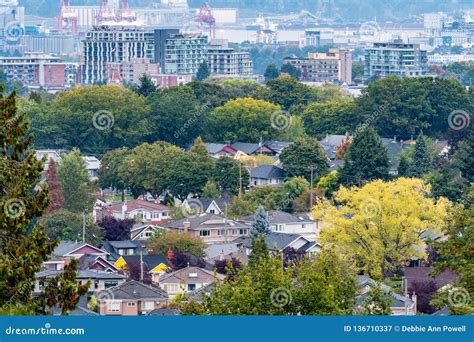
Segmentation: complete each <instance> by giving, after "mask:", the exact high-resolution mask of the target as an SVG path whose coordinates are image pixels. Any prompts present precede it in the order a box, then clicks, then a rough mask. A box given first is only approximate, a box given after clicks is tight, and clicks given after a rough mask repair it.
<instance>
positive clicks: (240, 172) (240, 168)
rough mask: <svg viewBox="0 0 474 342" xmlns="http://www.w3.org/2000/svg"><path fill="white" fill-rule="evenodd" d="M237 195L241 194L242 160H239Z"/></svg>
mask: <svg viewBox="0 0 474 342" xmlns="http://www.w3.org/2000/svg"><path fill="white" fill-rule="evenodd" d="M238 162H239V197H240V196H242V162H241V161H240V160H239V161H238Z"/></svg>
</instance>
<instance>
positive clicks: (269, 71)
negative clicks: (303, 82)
mask: <svg viewBox="0 0 474 342" xmlns="http://www.w3.org/2000/svg"><path fill="white" fill-rule="evenodd" d="M263 76H264V77H265V80H267V81H268V80H271V79H274V78H277V77H278V76H280V71H279V70H278V68H277V66H276V65H275V64H269V65H268V66H267V68H266V69H265V73H264V74H263Z"/></svg>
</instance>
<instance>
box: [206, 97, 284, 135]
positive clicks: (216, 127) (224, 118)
mask: <svg viewBox="0 0 474 342" xmlns="http://www.w3.org/2000/svg"><path fill="white" fill-rule="evenodd" d="M280 109H281V108H280V107H279V106H277V105H275V104H273V103H270V102H267V101H263V100H255V99H253V98H241V99H236V100H231V101H229V102H227V103H226V104H225V105H223V106H221V107H217V108H216V109H214V110H213V111H212V112H211V113H210V114H209V127H208V133H207V135H208V136H210V137H213V140H214V141H226V140H231V141H245V142H258V141H260V140H261V139H263V140H267V139H271V138H273V137H275V136H276V135H277V134H278V133H279V129H278V126H276V125H275V124H272V123H273V120H274V117H272V115H277V114H278V111H279V110H280ZM275 112H277V114H274V113H275Z"/></svg>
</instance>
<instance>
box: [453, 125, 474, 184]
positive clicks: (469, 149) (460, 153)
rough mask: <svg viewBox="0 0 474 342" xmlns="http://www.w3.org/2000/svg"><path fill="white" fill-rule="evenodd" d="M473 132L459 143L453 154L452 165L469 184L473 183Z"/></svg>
mask: <svg viewBox="0 0 474 342" xmlns="http://www.w3.org/2000/svg"><path fill="white" fill-rule="evenodd" d="M473 156H474V130H471V133H470V134H469V135H468V136H467V137H466V138H465V139H464V140H463V141H461V142H460V143H459V148H458V150H457V151H456V153H455V154H454V157H453V159H454V163H455V164H456V166H457V167H458V168H459V170H461V175H462V176H463V177H464V178H465V179H467V180H468V181H469V182H474V158H473Z"/></svg>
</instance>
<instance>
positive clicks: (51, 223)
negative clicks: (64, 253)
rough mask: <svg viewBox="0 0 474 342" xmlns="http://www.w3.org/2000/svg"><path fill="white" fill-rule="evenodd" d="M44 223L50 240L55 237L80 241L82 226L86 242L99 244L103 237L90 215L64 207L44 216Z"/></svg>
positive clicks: (101, 231) (53, 239)
mask: <svg viewBox="0 0 474 342" xmlns="http://www.w3.org/2000/svg"><path fill="white" fill-rule="evenodd" d="M84 224H85V225H84ZM44 225H45V229H46V234H48V236H49V238H50V239H51V240H52V241H55V240H56V239H59V240H68V241H82V237H83V228H84V227H85V239H86V243H89V244H91V245H93V246H99V245H100V242H101V241H102V239H103V237H104V232H103V230H102V229H101V228H100V227H99V226H98V225H97V224H96V223H95V222H94V218H93V217H92V216H91V215H86V216H85V217H84V216H83V214H80V213H75V212H71V211H68V210H65V209H60V210H57V211H55V212H53V213H51V214H49V215H48V216H46V217H44Z"/></svg>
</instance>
